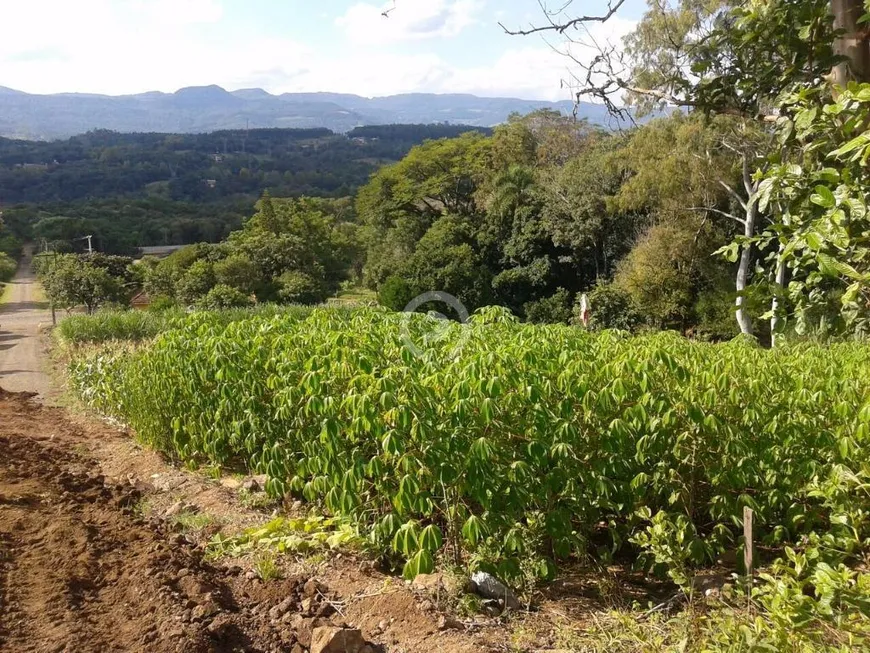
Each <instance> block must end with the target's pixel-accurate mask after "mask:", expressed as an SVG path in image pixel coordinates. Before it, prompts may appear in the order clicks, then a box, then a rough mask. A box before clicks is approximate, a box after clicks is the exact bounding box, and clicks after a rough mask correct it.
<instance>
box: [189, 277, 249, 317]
mask: <svg viewBox="0 0 870 653" xmlns="http://www.w3.org/2000/svg"><path fill="white" fill-rule="evenodd" d="M251 303H252V302H251V298H250V296H249V295H246V294H244V293H243V292H241V291H239V290H238V289H236V288H232V287H231V286H227V285H225V284H221V283H219V284H217V285H216V286H215V287H213V288H212V289H211V290H209V291H208V293H206V295H205V296H203V297H201V298H200V299H199V300H198V301H197V302H196V307H197V308H198V309H200V310H203V311H220V310H224V309H227V308H243V307H245V306H250V305H251Z"/></svg>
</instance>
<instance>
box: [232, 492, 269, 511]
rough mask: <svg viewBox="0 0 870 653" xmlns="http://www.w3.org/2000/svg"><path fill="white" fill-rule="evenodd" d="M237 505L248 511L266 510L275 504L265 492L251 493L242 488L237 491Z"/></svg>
mask: <svg viewBox="0 0 870 653" xmlns="http://www.w3.org/2000/svg"><path fill="white" fill-rule="evenodd" d="M239 503H241V504H242V506H244V507H245V508H248V509H249V510H267V509H269V508H271V507H273V506H274V505H275V504H276V503H277V502H276V501H275V499H274V498H272V497H270V496H269V495H268V494H266V493H265V492H251V491H250V490H246V489H244V488H242V489H241V490H239Z"/></svg>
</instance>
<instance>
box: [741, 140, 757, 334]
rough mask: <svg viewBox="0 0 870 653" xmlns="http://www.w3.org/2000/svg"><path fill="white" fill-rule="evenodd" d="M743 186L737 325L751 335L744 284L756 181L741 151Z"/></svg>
mask: <svg viewBox="0 0 870 653" xmlns="http://www.w3.org/2000/svg"><path fill="white" fill-rule="evenodd" d="M741 163H742V167H743V188H744V189H745V190H746V198H747V199H746V202H745V203H744V204H743V208H744V211H745V217H744V219H743V235H744V236H745V237H746V241H747V242H746V243H744V245H743V247H742V248H741V251H740V263H739V264H738V266H737V283H736V284H735V285H736V288H737V302H736V305H737V312H736V315H737V325H738V326H739V327H740V333H742V334H743V335H747V336H751V335H752V318H751V317H749V314H748V313H747V312H746V296H745V294H746V286H747V285H748V283H749V268H750V267H751V266H752V238H754V237H755V222H756V220H757V218H758V202H757V201H756V190H757V188H756V183H755V182H754V181H753V180H752V171H751V169H750V167H749V155H748V154H746V153H745V152H744V153H743V160H742V162H741Z"/></svg>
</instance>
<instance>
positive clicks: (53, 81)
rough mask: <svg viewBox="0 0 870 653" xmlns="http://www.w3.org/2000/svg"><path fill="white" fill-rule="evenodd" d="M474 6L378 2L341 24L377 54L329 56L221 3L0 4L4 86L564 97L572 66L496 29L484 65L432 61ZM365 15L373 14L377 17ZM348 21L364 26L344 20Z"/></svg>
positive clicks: (36, 0)
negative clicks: (385, 12)
mask: <svg viewBox="0 0 870 653" xmlns="http://www.w3.org/2000/svg"><path fill="white" fill-rule="evenodd" d="M424 5H425V6H424ZM481 5H482V3H481V2H477V1H476V0H475V1H471V0H432V1H431V2H425V3H424V2H418V1H411V0H408V1H407V2H405V1H404V0H403V1H402V2H400V3H398V5H397V9H396V11H394V12H391V13H390V17H389V18H383V17H382V16H380V11H379V8H378V7H376V6H375V5H370V4H357V5H355V6H354V7H351V9H350V10H348V12H347V13H346V14H345V15H344V16H343V17H342V18H341V19H339V24H340V26H341V29H342V30H345V32H353V33H356V34H357V37H359V38H362V36H361V35H363V36H364V35H369V36H366V37H365V38H369V37H370V36H372V35H374V37H373V40H375V41H376V42H377V43H380V44H382V45H384V47H371V48H370V47H362V46H361V45H359V44H357V45H356V46H351V47H348V48H342V49H336V48H334V47H332V45H331V44H321V43H320V42H319V41H314V40H313V39H312V42H311V43H300V42H298V41H294V40H292V39H288V38H280V37H276V38H269V37H264V36H263V35H262V34H260V33H244V32H236V31H235V30H234V29H233V26H232V25H225V24H224V23H225V22H226V17H225V16H224V19H223V20H221V18H222V16H223V9H222V3H221V2H218V1H217V0H121V1H119V0H78V1H77V2H75V3H72V2H68V0H29V2H27V3H19V2H12V1H6V0H0V24H2V25H3V26H4V27H5V28H6V30H5V32H4V36H3V38H2V39H0V86H9V87H12V88H16V89H20V90H24V91H28V92H33V93H56V92H63V91H79V92H89V93H108V94H124V93H138V92H143V91H148V90H160V91H174V90H177V89H178V88H180V87H183V86H194V85H206V84H219V85H221V86H223V87H225V88H228V89H231V90H232V89H236V88H242V87H262V88H265V89H266V90H268V91H270V92H273V93H282V92H292V91H338V92H346V93H357V94H359V95H365V96H374V95H390V94H393V93H406V92H436V93H448V92H467V93H476V94H479V95H488V96H496V95H501V96H514V97H524V98H528V99H551V100H561V99H568V98H569V97H570V95H569V93H568V91H567V90H565V89H560V81H561V80H562V79H564V78H566V77H567V76H568V72H569V70H570V68H571V65H572V62H571V61H570V60H569V59H567V58H565V57H563V56H560V55H559V54H557V53H556V52H554V51H553V50H552V49H551V48H550V47H549V46H547V45H546V44H545V43H543V42H542V41H540V40H537V39H534V38H526V39H517V38H508V37H503V35H501V34H494V38H500V39H502V41H500V42H501V43H504V46H505V47H506V49H505V50H504V51H503V53H502V54H501V55H500V56H499V57H498V58H497V59H496V60H494V61H492V62H490V63H479V62H475V61H474V60H473V57H469V58H468V61H467V62H462V63H459V64H456V63H454V62H453V61H452V60H448V59H447V58H446V55H442V56H439V54H437V51H438V48H437V45H438V38H436V37H441V38H449V37H451V35H455V34H458V33H459V32H460V31H461V30H462V29H464V28H465V27H467V26H468V25H470V24H472V22H473V21H475V20H477V18H476V12H477V10H478V8H479V7H480V6H481ZM400 9H402V10H404V11H405V13H400V11H399V10H400ZM371 11H376V15H375V17H374V18H372V17H371V16H370V13H371ZM355 12H356V13H355ZM360 12H362V13H360ZM45 16H51V17H52V20H44V17H45ZM354 16H357V17H358V19H359V21H361V22H348V21H351V19H352V18H353V17H354ZM359 16H362V17H361V18H359ZM368 20H376V22H375V23H374V24H373V25H369V27H370V28H371V29H368V28H366V27H365V25H366V23H365V21H368ZM215 21H218V22H219V24H218V23H215ZM633 26H634V23H633V22H631V21H624V20H613V21H609V22H608V23H606V24H605V25H598V26H595V27H593V28H591V29H592V35H593V36H594V38H595V39H596V40H597V41H599V42H603V41H605V40H608V39H609V40H611V41H613V40H615V39H618V38H619V37H621V36H622V35H623V34H625V33H626V32H627V31H629V30H630V29H631V28H632V27H633ZM221 30H223V31H221ZM378 30H380V31H378ZM228 35H230V36H228ZM408 39H428V40H424V41H422V42H421V43H419V44H417V45H415V46H414V51H413V52H412V53H410V54H409V53H406V52H401V50H402V49H403V47H404V46H402V45H401V44H397V43H396V42H397V41H406V40H408ZM457 42H458V40H457ZM389 43H392V47H390V46H389ZM451 43H452V42H451ZM426 46H431V47H426ZM464 46H465V47H468V43H464ZM451 47H452V46H451ZM400 52H401V53H400ZM471 52H472V53H473V46H472V49H471ZM593 55H594V51H593V50H592V49H583V48H579V47H578V48H575V51H574V56H576V57H577V58H578V59H580V60H582V61H588V60H589V59H591V57H592V56H593Z"/></svg>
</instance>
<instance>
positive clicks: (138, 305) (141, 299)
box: [130, 290, 151, 311]
mask: <svg viewBox="0 0 870 653" xmlns="http://www.w3.org/2000/svg"><path fill="white" fill-rule="evenodd" d="M130 306H132V307H133V308H134V309H136V310H139V311H142V310H145V309H146V308H148V307H149V306H151V296H150V295H149V294H148V293H147V292H145V291H144V290H142V291H140V292H138V293H136V294H135V295H133V299H131V300H130Z"/></svg>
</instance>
